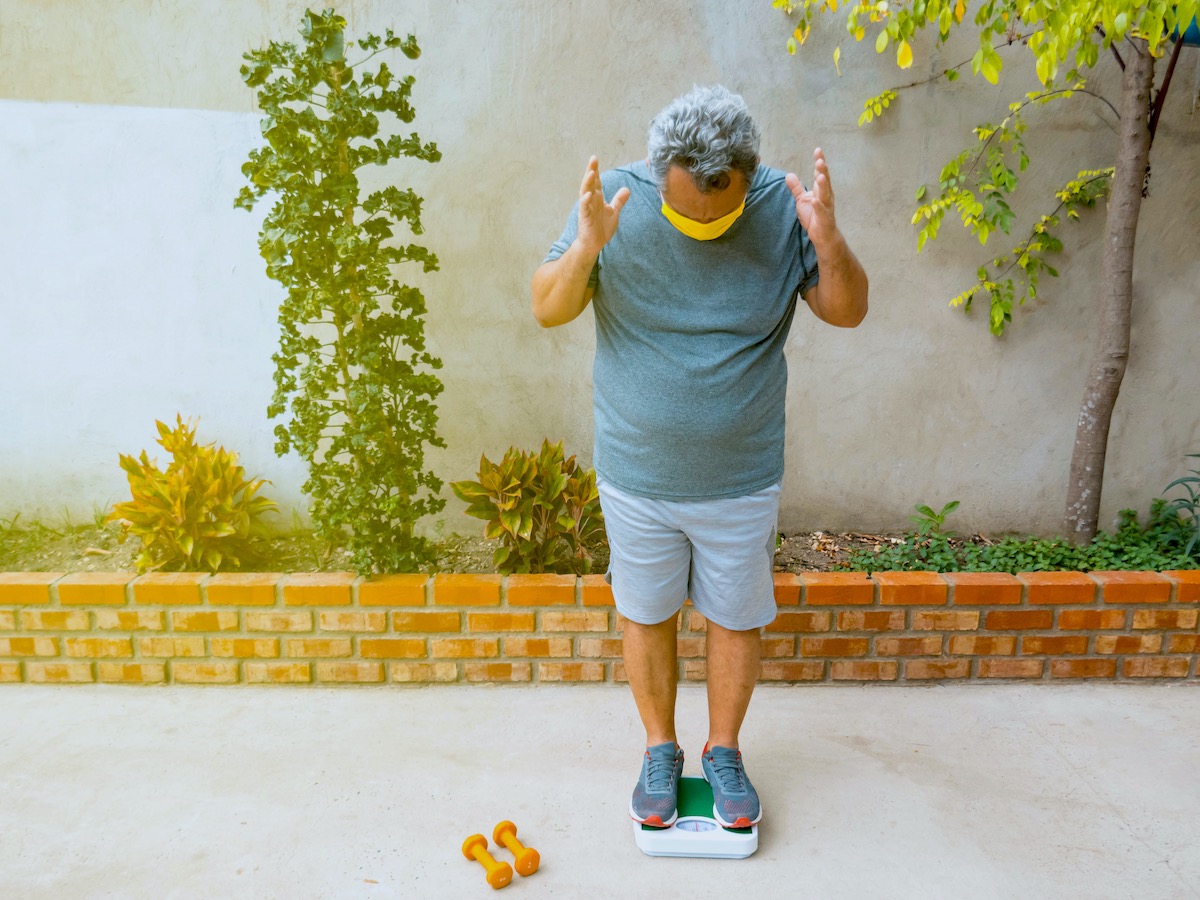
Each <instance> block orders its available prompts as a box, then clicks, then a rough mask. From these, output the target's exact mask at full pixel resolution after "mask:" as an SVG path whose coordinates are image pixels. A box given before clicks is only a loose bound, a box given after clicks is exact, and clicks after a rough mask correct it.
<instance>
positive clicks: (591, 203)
mask: <svg viewBox="0 0 1200 900" xmlns="http://www.w3.org/2000/svg"><path fill="white" fill-rule="evenodd" d="M628 199H629V188H621V189H620V190H619V191H617V192H616V194H614V195H613V198H612V202H611V203H605V202H604V188H603V186H602V185H601V184H600V163H599V162H598V161H597V159H596V157H594V156H593V157H592V158H591V159H590V160H588V164H587V169H585V170H584V173H583V183H582V184H581V185H580V186H579V229H578V236H577V238H576V239H577V240H578V241H579V243H580V245H581V247H582V249H584V250H586V251H587V253H588V254H589V255H593V256H599V255H600V251H601V250H603V249H604V245H605V244H607V243H608V242H609V240H611V239H612V236H613V234H614V233H615V232H616V230H617V222H618V221H619V220H620V217H621V207H623V206H624V205H625V201H626V200H628Z"/></svg>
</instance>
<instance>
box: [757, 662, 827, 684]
mask: <svg viewBox="0 0 1200 900" xmlns="http://www.w3.org/2000/svg"><path fill="white" fill-rule="evenodd" d="M824 677H825V663H824V662H817V661H813V660H805V661H803V662H788V661H783V660H763V664H762V672H761V673H760V674H759V676H758V680H759V681H820V680H821V679H822V678H824Z"/></svg>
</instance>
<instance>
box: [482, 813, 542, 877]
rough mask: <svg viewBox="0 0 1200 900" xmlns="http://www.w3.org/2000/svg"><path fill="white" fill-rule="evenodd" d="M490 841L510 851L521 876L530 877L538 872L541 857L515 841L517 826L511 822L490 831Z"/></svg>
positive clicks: (501, 824) (531, 849)
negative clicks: (515, 859)
mask: <svg viewBox="0 0 1200 900" xmlns="http://www.w3.org/2000/svg"><path fill="white" fill-rule="evenodd" d="M492 840H494V841H495V842H496V844H497V846H499V845H503V846H505V847H507V848H508V849H509V850H511V851H512V855H513V856H515V857H516V858H517V871H518V872H520V873H521V874H522V875H532V874H533V873H534V872H536V871H537V870H538V865H539V864H540V863H541V861H542V857H541V856H540V855H538V852H537V851H536V850H534V849H533V848H532V847H523V846H521V842H520V841H518V840H517V826H516V825H514V824H513V823H512V822H507V821H505V822H501V823H500V824H499V825H497V826H496V828H495V830H494V831H492Z"/></svg>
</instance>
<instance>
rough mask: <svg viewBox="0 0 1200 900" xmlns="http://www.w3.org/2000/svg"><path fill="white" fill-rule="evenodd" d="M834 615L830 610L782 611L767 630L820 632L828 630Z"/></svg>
mask: <svg viewBox="0 0 1200 900" xmlns="http://www.w3.org/2000/svg"><path fill="white" fill-rule="evenodd" d="M831 619H832V616H831V615H830V614H829V613H828V612H781V613H779V615H777V616H776V617H775V621H774V622H772V623H771V624H770V625H768V626H767V627H766V630H767V631H771V632H774V631H791V632H808V633H812V632H818V631H828V630H829V624H830V620H831Z"/></svg>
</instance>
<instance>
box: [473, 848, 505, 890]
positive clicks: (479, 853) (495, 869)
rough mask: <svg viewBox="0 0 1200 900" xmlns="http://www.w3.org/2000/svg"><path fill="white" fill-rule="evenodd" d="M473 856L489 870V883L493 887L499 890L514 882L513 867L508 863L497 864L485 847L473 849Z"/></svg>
mask: <svg viewBox="0 0 1200 900" xmlns="http://www.w3.org/2000/svg"><path fill="white" fill-rule="evenodd" d="M471 855H472V856H474V857H475V859H477V860H478V861H479V863H480V864H481V865H482V866H483V867H484V868H485V869H487V883H488V884H490V885H491V886H492V887H494V888H496V889H497V890H499V889H500V888H502V887H504V886H505V885H506V884H508V883H509V882H510V881H512V866H510V865H509V864H508V863H506V862H496V860H495V859H493V858H492V854H490V853H488V852H487V850H485V849H484V848H483V847H473V848H472V849H471Z"/></svg>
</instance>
